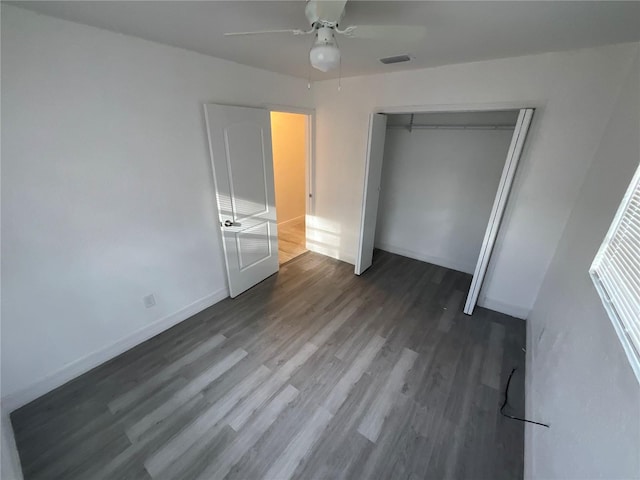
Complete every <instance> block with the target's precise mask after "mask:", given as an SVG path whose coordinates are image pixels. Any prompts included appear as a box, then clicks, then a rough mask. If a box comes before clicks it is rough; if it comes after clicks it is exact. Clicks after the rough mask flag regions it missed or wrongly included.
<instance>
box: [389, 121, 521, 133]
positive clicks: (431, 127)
mask: <svg viewBox="0 0 640 480" xmlns="http://www.w3.org/2000/svg"><path fill="white" fill-rule="evenodd" d="M387 128H403V129H407V130H409V131H410V132H411V131H412V130H416V129H420V130H513V129H514V128H515V127H514V125H421V124H419V123H412V124H409V125H387Z"/></svg>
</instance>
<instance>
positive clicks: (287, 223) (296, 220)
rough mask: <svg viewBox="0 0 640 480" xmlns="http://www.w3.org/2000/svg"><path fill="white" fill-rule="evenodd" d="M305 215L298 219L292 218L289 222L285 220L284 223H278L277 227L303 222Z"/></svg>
mask: <svg viewBox="0 0 640 480" xmlns="http://www.w3.org/2000/svg"><path fill="white" fill-rule="evenodd" d="M305 217H306V215H300V216H299V217H295V218H292V219H290V220H285V221H284V222H278V227H284V226H286V225H291V224H293V223H296V222H304V219H305Z"/></svg>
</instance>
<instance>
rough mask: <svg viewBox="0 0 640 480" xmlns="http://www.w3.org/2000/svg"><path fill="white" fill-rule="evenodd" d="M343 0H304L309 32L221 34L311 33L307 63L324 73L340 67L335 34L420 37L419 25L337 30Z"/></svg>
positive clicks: (421, 32) (379, 37)
mask: <svg viewBox="0 0 640 480" xmlns="http://www.w3.org/2000/svg"><path fill="white" fill-rule="evenodd" d="M346 3H347V0H307V4H306V7H305V15H306V17H307V20H309V23H310V25H311V28H310V29H309V30H299V29H283V30H259V31H255V32H233V33H225V36H237V35H259V34H266V33H291V34H293V35H311V34H315V37H316V38H315V41H314V44H313V47H312V48H311V50H310V51H309V60H310V62H311V65H312V66H313V68H316V69H318V70H320V71H321V72H328V71H330V70H333V69H335V68H337V67H338V66H339V65H340V49H339V48H338V43H337V42H336V34H339V35H343V36H345V37H347V38H365V39H385V38H392V39H400V40H403V41H407V42H410V41H415V40H419V39H420V38H422V37H424V35H425V28H424V27H422V26H404V25H351V26H348V27H345V28H344V29H340V26H339V25H340V20H341V19H342V17H343V15H344V7H345V4H346Z"/></svg>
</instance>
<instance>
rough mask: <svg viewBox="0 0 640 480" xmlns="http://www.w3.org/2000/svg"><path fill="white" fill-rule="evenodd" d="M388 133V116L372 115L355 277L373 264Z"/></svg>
mask: <svg viewBox="0 0 640 480" xmlns="http://www.w3.org/2000/svg"><path fill="white" fill-rule="evenodd" d="M386 134H387V116H386V115H383V114H381V113H374V114H372V115H371V117H370V118H369V145H368V147H367V162H366V163H367V166H366V171H365V178H364V194H363V197H362V217H361V218H360V241H359V244H358V252H357V256H356V270H355V272H356V275H360V274H361V273H363V272H364V271H365V270H366V269H367V268H369V267H370V266H371V263H372V262H373V243H374V241H375V237H376V220H377V218H378V200H379V199H380V180H381V179H382V159H383V157H384V141H385V137H386Z"/></svg>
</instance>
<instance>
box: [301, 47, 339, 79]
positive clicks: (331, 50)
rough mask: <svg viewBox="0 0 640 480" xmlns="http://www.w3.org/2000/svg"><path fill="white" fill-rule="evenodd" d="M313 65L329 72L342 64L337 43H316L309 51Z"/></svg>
mask: <svg viewBox="0 0 640 480" xmlns="http://www.w3.org/2000/svg"><path fill="white" fill-rule="evenodd" d="M309 61H310V62H311V66H312V67H313V68H315V69H317V70H320V71H321V72H328V71H330V70H334V69H336V68H338V66H339V65H340V50H339V49H338V47H337V46H336V45H330V44H329V45H326V44H323V45H316V46H314V47H313V48H312V49H311V51H310V52H309Z"/></svg>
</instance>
